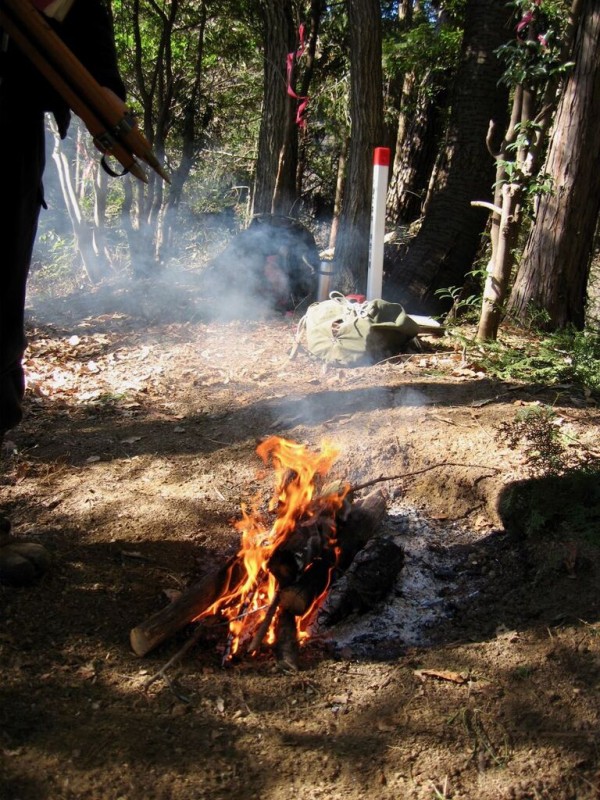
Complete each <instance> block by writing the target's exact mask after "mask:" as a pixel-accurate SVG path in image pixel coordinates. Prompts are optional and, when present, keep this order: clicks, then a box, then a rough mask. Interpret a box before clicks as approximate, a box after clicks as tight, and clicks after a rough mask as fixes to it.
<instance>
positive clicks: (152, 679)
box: [144, 625, 202, 692]
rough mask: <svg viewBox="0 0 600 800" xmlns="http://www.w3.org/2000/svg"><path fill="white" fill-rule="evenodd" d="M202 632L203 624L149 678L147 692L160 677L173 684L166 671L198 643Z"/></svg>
mask: <svg viewBox="0 0 600 800" xmlns="http://www.w3.org/2000/svg"><path fill="white" fill-rule="evenodd" d="M201 633H202V625H198V626H197V627H196V630H195V631H194V633H193V635H192V636H190V638H189V639H188V640H187V642H186V643H185V644H184V645H183V647H182V648H181V649H179V650H178V651H177V652H176V653H175V655H174V656H172V657H171V658H170V659H169V660H168V661H167V663H166V664H165V665H164V666H163V667H161V669H159V670H158V672H156V673H155V674H154V675H152V676H151V677H150V678H148V680H147V681H146V682H145V683H144V691H145V692H147V691H148V689H149V688H150V687H151V686H152V684H153V683H155V682H156V681H157V680H158V679H159V678H164V679H165V680H166V681H167V683H168V684H169V686H170V684H171V681H170V680H169V679H168V678H167V676H166V672H167V670H168V669H169V667H172V666H173V664H177V662H178V661H180V660H181V659H182V658H183V656H184V655H185V654H186V653H187V651H188V650H191V649H192V647H193V646H194V645H195V644H196V642H197V641H198V639H199V638H200V634H201Z"/></svg>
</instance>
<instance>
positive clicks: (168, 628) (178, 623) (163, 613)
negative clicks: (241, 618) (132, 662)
mask: <svg viewBox="0 0 600 800" xmlns="http://www.w3.org/2000/svg"><path fill="white" fill-rule="evenodd" d="M244 575H245V572H244V568H243V564H242V561H241V559H240V558H239V557H237V556H235V557H234V558H230V559H229V561H228V562H227V563H226V564H224V565H223V566H222V567H221V568H220V569H219V570H218V572H215V573H211V574H209V575H206V576H205V577H204V578H202V580H200V581H198V582H197V583H195V584H193V585H192V586H190V587H189V588H188V589H186V591H184V592H183V593H182V594H181V596H180V597H179V598H178V599H177V600H174V601H173V602H172V603H170V604H169V605H168V606H166V607H165V608H163V609H161V610H160V611H157V612H156V614H153V615H152V616H151V617H149V618H148V619H147V620H146V621H145V622H142V623H141V625H138V626H137V627H135V628H133V630H132V631H131V633H130V636H129V638H130V642H131V647H132V649H133V652H134V653H135V654H136V655H137V656H145V655H146V654H147V653H149V652H150V651H151V650H153V649H154V648H155V647H157V646H158V645H159V644H161V642H164V641H165V640H166V639H169V638H170V637H171V636H173V635H174V634H176V633H177V631H179V630H181V628H183V627H185V625H187V624H188V623H190V622H192V621H193V620H194V619H197V618H198V617H199V616H200V615H201V614H203V613H204V612H205V611H206V610H207V609H209V608H210V607H211V606H212V605H213V603H214V602H215V601H216V600H217V599H218V598H219V597H222V596H224V595H226V594H228V593H230V592H232V591H235V589H236V587H237V586H239V584H240V583H241V581H242V580H243V579H244Z"/></svg>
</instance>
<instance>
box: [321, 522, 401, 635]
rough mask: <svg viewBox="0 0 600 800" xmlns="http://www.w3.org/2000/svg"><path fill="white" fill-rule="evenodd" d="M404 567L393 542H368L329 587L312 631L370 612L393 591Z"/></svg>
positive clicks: (399, 548) (387, 539)
mask: <svg viewBox="0 0 600 800" xmlns="http://www.w3.org/2000/svg"><path fill="white" fill-rule="evenodd" d="M403 565H404V551H403V550H402V548H401V547H400V546H399V545H398V544H396V542H394V540H393V539H391V538H389V537H383V536H382V537H376V538H373V539H371V541H369V542H368V543H367V544H366V546H365V547H364V548H363V549H362V550H361V551H360V553H358V554H357V555H356V557H355V558H354V561H353V562H352V564H351V565H350V567H349V568H348V569H347V571H346V572H345V573H344V574H343V575H342V576H341V577H340V578H339V579H338V580H337V581H336V582H335V583H334V585H333V586H332V587H331V589H330V591H329V594H328V595H327V598H326V600H325V602H324V603H323V605H322V606H321V608H320V610H319V613H318V615H317V620H316V626H315V627H316V628H317V629H323V628H330V627H331V626H332V625H335V624H336V623H338V622H341V621H342V620H343V619H346V617H348V616H350V615H351V614H354V613H357V614H364V613H365V612H367V611H370V610H371V609H373V608H374V607H375V606H376V605H377V603H379V602H380V601H381V600H383V599H384V598H385V597H386V596H387V595H388V594H389V592H390V591H391V590H392V588H393V586H394V583H395V582H396V578H397V577H398V573H399V572H400V570H401V569H402V567H403Z"/></svg>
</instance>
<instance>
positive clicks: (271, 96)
mask: <svg viewBox="0 0 600 800" xmlns="http://www.w3.org/2000/svg"><path fill="white" fill-rule="evenodd" d="M260 6H261V10H262V14H263V25H264V31H263V36H264V92H263V107H262V118H261V124H260V133H259V137H258V159H257V162H256V178H255V187H254V207H253V213H254V214H270V213H271V210H272V203H273V194H274V192H275V185H276V180H277V175H278V174H279V161H280V157H281V153H282V147H283V143H284V133H285V131H284V129H285V120H286V118H287V115H288V114H289V113H290V101H291V98H290V97H288V94H287V89H286V87H287V75H286V58H287V54H288V53H289V52H291V51H292V50H293V48H294V41H295V32H294V24H293V20H294V18H293V14H292V5H291V2H290V0H262V2H261V4H260ZM295 163H296V162H295V160H294V162H293V170H292V171H291V173H290V174H291V179H292V186H293V181H294V176H295ZM287 168H289V169H290V170H291V169H292V166H291V165H290V164H288V167H287Z"/></svg>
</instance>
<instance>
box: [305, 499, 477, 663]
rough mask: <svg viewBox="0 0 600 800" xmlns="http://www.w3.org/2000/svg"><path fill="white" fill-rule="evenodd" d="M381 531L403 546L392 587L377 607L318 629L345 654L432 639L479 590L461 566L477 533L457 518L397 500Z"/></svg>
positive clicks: (389, 650) (395, 650)
mask: <svg viewBox="0 0 600 800" xmlns="http://www.w3.org/2000/svg"><path fill="white" fill-rule="evenodd" d="M382 535H384V536H388V537H390V538H392V539H393V541H394V542H395V543H396V544H398V545H399V546H400V547H402V548H403V550H404V555H405V561H404V566H403V567H402V569H401V570H400V573H399V575H398V578H397V580H396V583H395V587H394V589H393V590H392V592H391V593H390V595H389V596H388V597H387V598H386V600H384V601H382V602H381V603H380V604H378V605H377V606H376V607H375V608H374V609H373V610H371V611H369V612H367V613H365V614H362V615H360V616H359V615H356V614H355V615H353V616H351V617H349V618H348V619H346V620H344V621H343V622H340V623H338V624H337V625H335V626H334V627H332V628H330V629H329V630H327V631H319V632H318V633H319V635H320V636H321V638H322V639H325V641H326V642H327V643H328V644H329V645H330V646H331V647H332V649H333V650H334V651H335V652H337V653H338V654H340V655H341V656H343V657H352V656H359V655H363V656H369V655H370V656H383V657H389V656H393V655H397V654H400V653H402V652H403V651H404V650H406V648H408V647H411V646H412V647H415V646H421V647H422V646H428V645H430V644H433V642H434V640H435V639H436V638H437V639H439V637H440V629H441V628H443V627H444V626H445V627H448V624H449V621H450V620H451V619H452V617H453V616H454V615H455V613H456V611H457V609H458V608H459V607H460V606H461V604H464V603H467V602H468V601H469V600H471V599H472V598H473V597H474V596H475V595H476V594H477V593H478V591H479V589H478V587H477V585H476V584H477V578H476V577H475V578H474V577H473V575H472V574H471V575H467V576H466V577H467V580H465V575H464V570H463V568H464V566H465V564H467V563H468V558H467V554H468V552H469V551H470V550H471V546H472V544H473V542H474V541H475V540H476V539H477V538H478V535H477V534H475V533H473V532H471V531H469V530H468V529H465V528H462V527H461V526H460V525H458V524H457V523H456V522H448V521H438V520H427V519H426V518H424V517H423V516H422V515H421V514H419V512H418V511H417V510H416V509H414V508H412V507H409V506H404V505H402V504H397V505H394V506H393V507H392V508H391V509H390V511H389V513H388V517H387V520H386V523H385V529H384V531H382Z"/></svg>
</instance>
